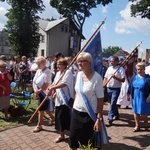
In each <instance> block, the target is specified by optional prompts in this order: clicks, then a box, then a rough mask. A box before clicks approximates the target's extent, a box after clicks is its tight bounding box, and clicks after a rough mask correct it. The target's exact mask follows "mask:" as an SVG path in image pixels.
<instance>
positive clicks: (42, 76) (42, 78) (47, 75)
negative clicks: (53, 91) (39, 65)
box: [33, 68, 52, 92]
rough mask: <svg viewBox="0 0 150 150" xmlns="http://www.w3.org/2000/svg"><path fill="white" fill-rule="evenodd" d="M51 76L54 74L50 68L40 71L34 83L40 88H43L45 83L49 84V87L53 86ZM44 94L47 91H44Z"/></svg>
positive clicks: (37, 72)
mask: <svg viewBox="0 0 150 150" xmlns="http://www.w3.org/2000/svg"><path fill="white" fill-rule="evenodd" d="M51 75H52V73H51V71H50V70H49V69H48V68H46V69H45V70H43V71H41V70H40V69H38V70H37V71H36V74H35V76H34V78H33V82H34V84H35V85H36V86H38V87H39V88H41V87H42V86H43V84H44V83H49V85H50V84H51ZM44 92H46V91H44Z"/></svg>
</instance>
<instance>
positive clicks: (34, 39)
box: [5, 0, 44, 57]
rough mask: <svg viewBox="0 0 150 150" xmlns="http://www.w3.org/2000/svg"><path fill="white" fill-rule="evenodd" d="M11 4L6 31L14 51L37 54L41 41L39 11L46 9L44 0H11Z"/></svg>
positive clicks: (23, 53) (21, 53)
mask: <svg viewBox="0 0 150 150" xmlns="http://www.w3.org/2000/svg"><path fill="white" fill-rule="evenodd" d="M9 4H10V5H11V9H9V11H8V13H7V14H6V16H7V18H8V21H7V24H6V26H5V31H6V33H7V37H8V41H9V43H10V45H11V49H12V51H13V53H14V54H19V55H21V56H22V55H25V56H27V57H28V56H30V55H31V54H32V55H35V51H36V50H37V48H38V45H39V41H40V35H39V33H38V23H37V20H38V19H39V16H38V15H37V13H38V12H41V11H42V10H43V9H44V5H43V2H42V0H30V1H29V0H23V1H22V0H9Z"/></svg>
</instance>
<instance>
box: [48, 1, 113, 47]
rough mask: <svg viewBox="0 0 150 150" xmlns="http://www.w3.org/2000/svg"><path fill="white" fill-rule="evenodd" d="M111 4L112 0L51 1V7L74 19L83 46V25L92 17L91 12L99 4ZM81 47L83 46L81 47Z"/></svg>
mask: <svg viewBox="0 0 150 150" xmlns="http://www.w3.org/2000/svg"><path fill="white" fill-rule="evenodd" d="M110 2H112V0H50V5H51V6H52V7H55V8H56V9H57V11H58V12H59V13H60V14H61V15H63V17H68V18H70V19H72V20H73V22H74V23H75V24H76V25H77V27H78V28H79V31H80V33H79V35H80V44H81V37H82V30H83V25H84V22H85V19H86V17H89V16H90V15H91V13H90V10H91V9H92V8H96V6H97V5H98V4H102V5H103V6H105V5H107V4H109V3H110ZM80 47H81V45H79V48H80Z"/></svg>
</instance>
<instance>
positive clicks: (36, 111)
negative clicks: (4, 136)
mask: <svg viewBox="0 0 150 150" xmlns="http://www.w3.org/2000/svg"><path fill="white" fill-rule="evenodd" d="M105 20H106V18H105V19H104V20H103V21H102V23H101V24H100V25H99V26H98V28H97V29H96V31H95V32H94V33H93V35H92V36H91V37H90V39H89V40H88V41H87V43H86V44H85V45H84V47H83V48H82V49H81V50H80V51H79V52H78V53H77V54H76V56H75V57H74V59H73V60H72V61H71V63H70V64H69V66H68V67H67V68H66V69H65V70H64V72H63V74H62V75H61V76H60V78H59V80H58V81H57V83H56V84H55V85H57V84H58V82H59V81H60V80H61V79H62V78H63V76H64V74H65V72H66V70H67V69H68V68H70V67H71V66H72V65H73V63H74V62H75V61H76V59H77V57H78V55H79V54H80V53H81V52H82V51H83V50H84V49H85V47H86V46H87V45H88V44H89V43H90V42H91V40H92V38H93V37H94V35H95V34H96V33H97V32H98V31H99V30H100V27H101V26H102V25H103V24H104V23H105ZM47 98H48V96H46V97H45V98H44V100H43V101H42V102H41V104H40V105H39V106H38V108H37V109H36V110H35V112H34V113H33V115H32V116H31V117H30V119H29V120H28V123H30V122H31V121H32V119H33V118H34V117H35V115H36V114H37V113H38V111H39V109H40V108H41V107H42V105H43V104H44V102H45V101H46V100H47Z"/></svg>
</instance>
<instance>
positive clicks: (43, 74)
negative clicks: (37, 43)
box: [33, 56, 54, 133]
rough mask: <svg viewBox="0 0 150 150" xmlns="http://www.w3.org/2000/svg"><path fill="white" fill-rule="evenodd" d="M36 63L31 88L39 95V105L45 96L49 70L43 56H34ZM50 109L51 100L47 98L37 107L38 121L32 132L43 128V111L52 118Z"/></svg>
mask: <svg viewBox="0 0 150 150" xmlns="http://www.w3.org/2000/svg"><path fill="white" fill-rule="evenodd" d="M36 64H37V65H38V68H39V69H38V70H37V71H36V74H35V76H34V78H33V90H34V94H35V96H36V97H39V99H38V105H40V104H41V103H42V101H43V100H44V98H45V96H46V89H47V88H48V86H50V84H51V71H50V70H49V68H47V67H46V59H45V58H44V57H43V56H39V57H37V58H36ZM48 107H49V108H48ZM52 111H53V106H52V101H51V100H50V99H47V100H46V101H45V102H44V103H43V105H42V106H41V107H40V109H39V112H38V123H37V126H36V127H35V129H34V130H33V132H34V133H36V132H40V131H41V130H42V129H43V128H42V122H43V117H44V112H46V113H47V114H48V115H49V116H50V118H51V120H54V116H53V114H52V113H51V112H52Z"/></svg>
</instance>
